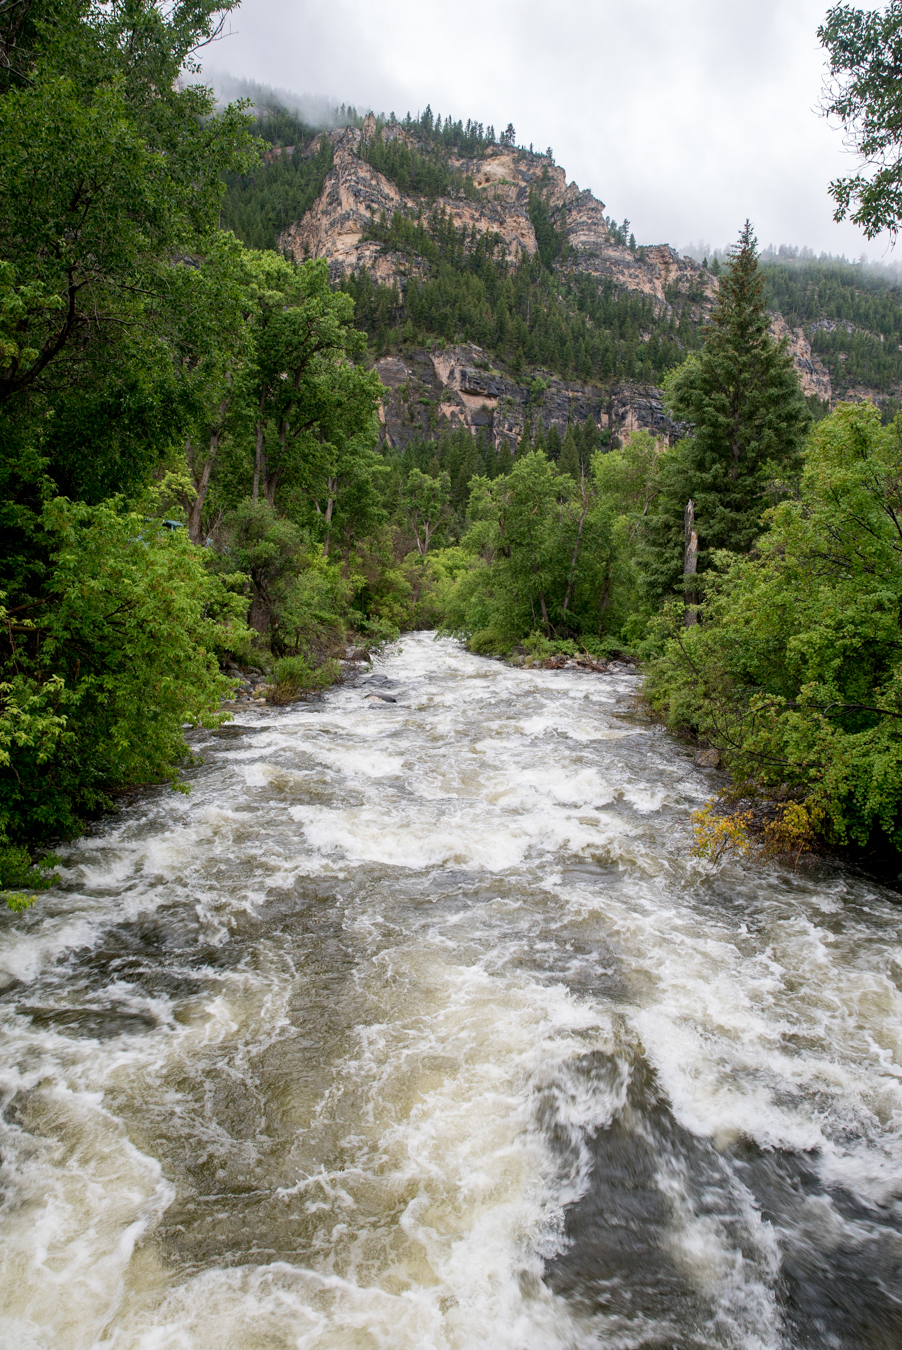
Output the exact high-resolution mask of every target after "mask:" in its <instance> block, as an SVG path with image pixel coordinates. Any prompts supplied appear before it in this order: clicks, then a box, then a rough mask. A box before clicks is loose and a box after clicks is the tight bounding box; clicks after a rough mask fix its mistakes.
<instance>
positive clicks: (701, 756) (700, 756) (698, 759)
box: [695, 746, 720, 769]
mask: <svg viewBox="0 0 902 1350" xmlns="http://www.w3.org/2000/svg"><path fill="white" fill-rule="evenodd" d="M695 763H696V764H697V765H698V767H699V768H700V769H719V768H720V751H719V750H715V749H714V748H713V746H712V747H711V749H710V750H699V751H698V753H697V754H696V756H695Z"/></svg>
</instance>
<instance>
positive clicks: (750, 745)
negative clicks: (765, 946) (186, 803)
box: [647, 404, 902, 849]
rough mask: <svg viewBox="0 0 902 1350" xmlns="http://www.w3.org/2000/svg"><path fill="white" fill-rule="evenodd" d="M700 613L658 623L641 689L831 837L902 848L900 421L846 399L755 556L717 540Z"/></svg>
mask: <svg viewBox="0 0 902 1350" xmlns="http://www.w3.org/2000/svg"><path fill="white" fill-rule="evenodd" d="M719 563H720V571H719V573H717V574H714V575H713V576H712V579H711V580H710V582H709V584H708V587H707V590H706V597H705V602H704V605H703V606H702V607H701V609H700V612H699V619H698V622H697V623H695V624H693V625H691V626H689V627H686V626H685V625H684V612H683V608H682V606H681V605H677V604H675V605H673V606H672V607H671V608H670V610H668V611H666V612H665V615H664V617H663V618H662V620H661V621H660V631H661V633H662V636H663V647H662V650H661V652H660V654H659V655H658V656H657V658H656V659H654V660H653V661H652V662H651V663H650V666H649V669H648V680H647V693H648V697H649V698H650V700H651V703H652V705H653V706H654V707H655V708H656V709H657V710H658V711H659V712H660V714H661V715H662V716H663V717H664V718H665V720H666V721H667V722H668V724H669V725H670V726H672V727H675V728H688V729H690V730H692V731H693V732H695V733H696V734H697V735H699V736H702V737H704V738H705V739H706V740H707V741H709V742H710V743H711V744H712V745H716V746H717V747H718V749H720V750H721V752H722V754H723V756H724V759H725V761H726V763H727V765H728V766H729V768H730V769H731V771H732V773H733V775H734V778H735V779H736V782H737V791H742V789H743V785H745V786H746V787H747V788H748V790H749V791H751V792H753V793H758V794H765V795H770V796H774V795H779V796H781V797H783V798H784V799H785V798H786V797H787V796H789V797H792V798H793V799H795V800H797V801H798V802H799V803H800V804H801V805H802V806H803V807H804V810H805V813H806V818H807V819H808V820H810V821H814V822H816V824H817V831H818V833H819V834H820V835H821V837H824V838H826V839H828V840H829V841H831V842H834V843H837V844H854V845H858V846H871V847H873V846H879V845H880V844H881V842H883V843H885V844H888V845H889V846H891V847H892V848H894V849H902V628H900V623H902V419H897V420H896V422H894V423H893V424H892V425H891V426H889V427H886V428H883V427H881V425H880V414H879V411H878V410H877V409H876V408H875V407H874V406H873V405H871V404H855V405H849V404H847V405H843V406H841V407H840V408H839V409H838V410H837V411H836V412H834V413H833V414H832V415H831V416H830V417H828V418H827V419H826V420H825V421H823V422H821V423H820V424H819V425H818V426H817V428H816V429H815V431H814V433H813V434H812V437H811V440H810V444H809V449H808V452H807V456H806V463H805V469H804V473H803V476H802V481H801V486H800V489H799V492H798V494H797V495H796V496H794V497H793V498H792V499H791V500H787V501H784V502H782V503H781V504H780V505H778V506H777V507H775V508H773V509H772V510H771V511H769V512H768V513H767V516H766V530H765V532H764V534H763V535H762V537H761V538H760V540H759V543H758V551H757V554H755V555H753V556H750V557H737V556H735V555H729V554H722V555H720V559H719Z"/></svg>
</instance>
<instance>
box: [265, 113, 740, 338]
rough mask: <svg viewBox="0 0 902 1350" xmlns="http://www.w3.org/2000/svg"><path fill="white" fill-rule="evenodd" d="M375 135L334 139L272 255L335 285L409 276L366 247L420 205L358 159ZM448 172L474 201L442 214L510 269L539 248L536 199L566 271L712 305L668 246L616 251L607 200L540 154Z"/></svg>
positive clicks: (450, 200) (405, 263)
mask: <svg viewBox="0 0 902 1350" xmlns="http://www.w3.org/2000/svg"><path fill="white" fill-rule="evenodd" d="M374 131H375V121H374V120H371V119H369V118H368V119H367V121H366V122H365V123H364V126H363V128H362V129H361V130H357V129H356V128H348V129H347V130H345V131H341V132H337V133H332V139H333V140H334V143H335V158H334V161H333V165H332V169H331V171H330V173H329V175H328V176H327V178H326V182H325V185H324V188H323V192H322V195H321V196H320V198H319V200H318V201H317V202H316V204H315V205H314V206H313V208H312V209H311V210H310V211H308V212H307V214H306V215H305V216H304V218H303V219H302V220H299V221H297V222H296V223H295V224H293V225H290V226H289V227H288V229H287V230H285V231H284V233H283V234H282V235H281V236H280V238H279V247H280V248H282V249H283V250H284V251H286V252H288V253H289V254H290V255H291V256H292V257H293V258H296V259H297V260H298V261H300V260H301V259H303V258H328V259H329V264H330V268H331V270H332V275H333V278H334V279H335V280H338V279H339V278H340V277H341V276H347V275H348V274H349V273H352V272H356V271H359V270H360V269H361V268H363V267H365V268H367V269H368V270H369V271H370V272H371V273H372V274H373V275H374V276H375V277H376V278H377V279H378V280H379V281H380V282H383V283H390V282H392V281H395V280H398V279H400V278H402V277H403V276H404V275H405V274H406V273H407V272H408V271H409V266H410V264H409V260H408V259H406V258H401V257H400V256H399V255H393V254H390V253H388V254H387V253H385V252H384V251H383V249H382V246H381V245H380V244H378V243H376V242H375V241H373V240H369V241H368V240H366V239H365V237H364V236H365V234H366V232H367V228H368V226H369V224H370V221H371V219H372V218H373V217H376V218H377V219H378V217H379V215H380V214H381V212H383V211H384V212H385V214H386V216H387V217H389V218H390V217H391V215H392V214H393V213H394V212H395V211H404V212H407V213H409V214H411V215H416V214H417V212H418V210H419V209H420V208H421V207H422V202H421V201H418V200H417V199H415V198H413V197H407V196H405V195H404V194H403V193H402V192H400V191H399V189H398V188H397V187H396V186H395V184H394V183H392V182H391V181H390V180H389V179H388V178H386V177H384V175H382V174H381V173H379V172H378V171H377V170H376V169H374V168H372V166H371V165H370V164H368V163H367V161H366V160H365V159H363V158H361V154H360V151H361V149H362V147H363V145H365V143H366V141H367V139H368V138H369V136H371V135H372V134H373V133H374ZM382 135H383V138H384V139H386V140H400V139H404V140H408V141H409V140H410V138H409V136H408V134H407V132H405V131H404V129H403V128H402V127H400V126H399V125H398V124H397V123H395V124H390V125H389V126H387V127H385V128H384V129H383V132H382ZM449 163H450V167H451V168H452V169H454V170H456V171H457V172H458V173H460V174H461V175H469V176H470V177H471V178H472V180H473V182H474V183H475V185H476V189H477V192H478V194H479V195H478V199H477V200H475V201H471V200H469V199H467V198H464V197H462V196H461V197H443V198H439V199H438V201H437V202H436V205H437V206H439V207H441V208H443V209H444V210H445V211H446V212H448V213H449V214H450V215H451V216H452V218H453V219H454V222H455V224H456V225H457V226H458V227H460V226H463V225H465V226H466V227H467V229H470V230H472V229H473V228H475V229H476V230H477V231H478V232H479V233H480V234H484V233H487V232H489V231H493V232H494V233H496V234H497V235H499V236H500V238H501V240H502V248H503V252H504V255H505V256H506V258H507V259H508V260H509V261H511V262H517V261H518V260H519V259H520V258H521V257H522V256H524V255H526V256H528V257H531V256H532V255H533V254H534V253H535V252H536V248H537V244H536V236H535V231H534V230H533V227H532V223H531V221H530V219H529V214H528V210H527V207H528V203H529V194H530V191H532V190H537V191H539V192H541V194H542V196H543V197H544V199H545V201H546V202H547V204H548V206H549V208H550V211H551V215H552V219H553V221H554V223H555V225H556V226H557V227H558V228H559V229H561V230H563V233H564V236H565V238H566V240H567V242H568V244H569V245H570V249H571V253H570V257H569V260H568V263H567V267H568V270H571V269H572V270H575V271H587V272H591V273H592V274H593V275H595V276H598V277H601V278H607V277H610V279H611V280H612V281H613V283H614V285H615V286H616V287H617V288H618V289H622V290H627V291H633V292H639V293H641V294H643V295H649V296H651V297H652V298H653V299H654V300H655V301H656V303H657V305H658V306H660V307H665V306H667V304H668V300H667V294H666V293H667V291H668V289H669V288H671V287H674V286H677V287H679V288H680V290H681V292H682V293H683V295H684V296H685V295H687V294H693V295H696V296H697V298H698V305H699V307H700V309H699V312H701V309H703V308H704V307H705V306H706V305H707V304H709V303H710V300H711V297H712V296H713V295H714V293H715V291H716V288H717V282H716V280H715V278H714V277H712V276H711V275H710V273H708V272H706V271H704V269H703V268H701V267H700V266H699V264H698V263H697V262H695V261H694V260H693V259H692V258H681V257H680V256H679V255H678V254H677V253H676V252H674V250H673V249H672V248H670V247H669V246H668V245H666V244H659V245H655V246H653V247H651V248H645V249H639V250H636V251H635V252H633V251H632V250H631V249H629V248H626V247H625V246H624V245H621V244H618V243H617V242H616V241H615V240H614V239H613V238H612V236H611V233H610V231H609V229H608V227H607V225H606V223H605V219H604V202H601V201H599V200H598V199H597V198H596V197H594V196H593V195H592V193H591V192H587V191H583V192H581V191H580V189H579V188H578V187H577V185H576V183H569V184H568V183H567V179H566V175H565V173H564V170H563V169H562V168H560V166H559V165H556V164H551V163H550V162H549V160H548V159H547V157H545V156H543V155H531V154H528V153H526V152H525V151H520V150H515V149H512V148H510V147H507V146H494V147H492V148H490V149H489V150H488V152H487V153H486V155H485V156H484V157H483V158H479V159H463V158H459V157H452V158H451V159H450V160H449Z"/></svg>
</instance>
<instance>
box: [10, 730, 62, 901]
mask: <svg viewBox="0 0 902 1350" xmlns="http://www.w3.org/2000/svg"><path fill="white" fill-rule="evenodd" d="M2 763H3V752H2V751H0V764H2ZM59 862H60V859H59V858H57V857H56V856H55V855H54V854H52V853H46V854H44V855H43V856H42V857H40V858H39V859H37V860H35V859H33V858H32V856H31V853H30V852H29V850H28V849H27V848H23V847H21V846H20V845H15V844H10V843H8V842H6V841H5V836H4V835H2V834H0V895H2V896H3V899H4V903H5V904H6V908H7V909H11V910H14V911H16V912H17V913H20V912H21V911H22V910H24V909H30V908H31V906H32V905H33V904H34V903H35V901H36V900H37V898H38V897H37V896H36V895H35V894H34V892H35V891H44V890H47V888H48V887H50V886H53V885H54V884H55V882H56V881H57V879H58V878H57V874H56V872H54V870H53V869H54V867H56V866H57V865H58V864H59ZM19 887H25V888H26V889H25V890H20V889H19ZM29 892H31V893H30V894H29Z"/></svg>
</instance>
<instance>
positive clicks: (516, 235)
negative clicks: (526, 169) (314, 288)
mask: <svg viewBox="0 0 902 1350" xmlns="http://www.w3.org/2000/svg"><path fill="white" fill-rule="evenodd" d="M366 130H367V127H366V124H364V128H363V130H361V131H359V130H357V129H355V128H353V127H352V128H349V129H348V130H346V131H344V132H342V133H340V134H339V135H338V137H337V139H336V143H335V158H334V160H333V164H332V169H331V171H330V172H329V174H328V176H327V178H326V181H325V184H324V186H323V191H322V194H321V195H320V197H319V199H318V201H317V202H316V203H315V205H314V206H313V207H312V209H311V210H310V211H308V212H307V214H306V215H305V216H304V217H303V219H302V220H299V221H297V222H296V223H295V224H293V225H290V226H289V227H288V229H287V230H285V231H284V233H283V234H282V235H281V236H280V237H279V247H280V248H281V249H282V250H283V251H285V252H287V253H289V254H290V255H291V256H292V257H293V258H295V259H296V260H297V261H299V262H300V261H301V260H302V259H303V258H328V259H329V267H330V271H331V273H332V277H333V280H338V279H339V278H340V277H342V276H348V275H349V274H350V273H352V272H358V271H360V269H361V268H364V267H365V268H367V270H368V271H369V272H370V273H371V274H372V275H373V276H374V277H375V278H376V279H377V280H378V281H380V282H381V283H383V284H389V283H391V282H394V281H396V280H398V279H399V278H400V277H403V276H404V275H406V274H407V273H408V271H409V269H410V263H409V259H407V258H406V257H405V258H402V257H401V256H400V255H397V254H392V253H385V252H384V251H383V248H382V245H381V244H379V243H377V242H375V241H374V240H367V239H365V237H364V236H365V234H366V232H367V229H368V227H369V225H370V222H371V220H372V219H373V218H374V217H375V218H376V219H378V218H379V216H380V214H381V213H382V212H383V211H384V212H385V215H386V217H388V218H390V217H391V216H392V215H393V214H394V212H395V211H405V212H408V213H409V214H411V215H414V216H415V215H416V214H417V211H418V210H419V209H420V207H421V206H422V203H421V202H420V201H418V200H416V199H414V198H413V197H406V196H404V194H403V193H402V192H400V191H399V190H398V188H397V187H396V186H395V184H394V183H392V182H391V181H390V180H389V179H388V178H386V177H385V176H384V175H383V174H381V173H379V172H378V170H376V169H374V168H372V166H371V165H369V164H368V163H367V161H366V160H365V159H362V158H361V156H360V149H361V142H362V141H364V140H365V139H366ZM391 130H392V129H391V128H387V129H386V131H385V132H383V135H384V136H386V138H389V136H390V133H391ZM395 135H396V137H398V138H400V136H405V133H404V132H403V131H402V130H401V129H400V128H398V129H397V130H396V132H395ZM405 139H406V136H405ZM451 163H452V167H454V168H457V167H459V166H461V165H463V164H464V163H465V161H461V160H452V161H451ZM479 163H480V164H481V163H482V161H479ZM465 171H466V170H464V172H465ZM528 195H529V193H528V188H524V189H523V202H522V203H517V202H514V203H510V202H507V201H506V200H502V199H498V200H496V199H495V198H494V196H493V195H492V193H486V194H484V195H482V196H481V197H480V198H479V200H477V201H470V200H468V199H467V198H465V197H440V198H439V199H438V200H437V201H436V203H435V205H436V206H437V207H440V208H443V209H444V210H445V211H446V212H447V213H448V214H450V215H451V217H452V218H453V220H454V223H455V225H456V226H457V227H458V229H459V228H460V227H461V226H466V228H467V229H468V230H472V229H473V228H474V227H475V229H476V230H477V232H478V233H480V234H486V233H488V232H489V231H493V232H495V233H496V234H498V235H500V237H501V239H502V242H503V252H504V255H505V257H506V258H507V259H508V261H510V262H517V261H518V260H519V259H520V258H521V257H522V256H523V255H524V254H526V255H528V256H531V255H532V254H534V253H535V251H536V236H535V231H534V230H533V227H532V223H531V222H530V219H529V216H528V214H527V211H526V201H527V198H528Z"/></svg>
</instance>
